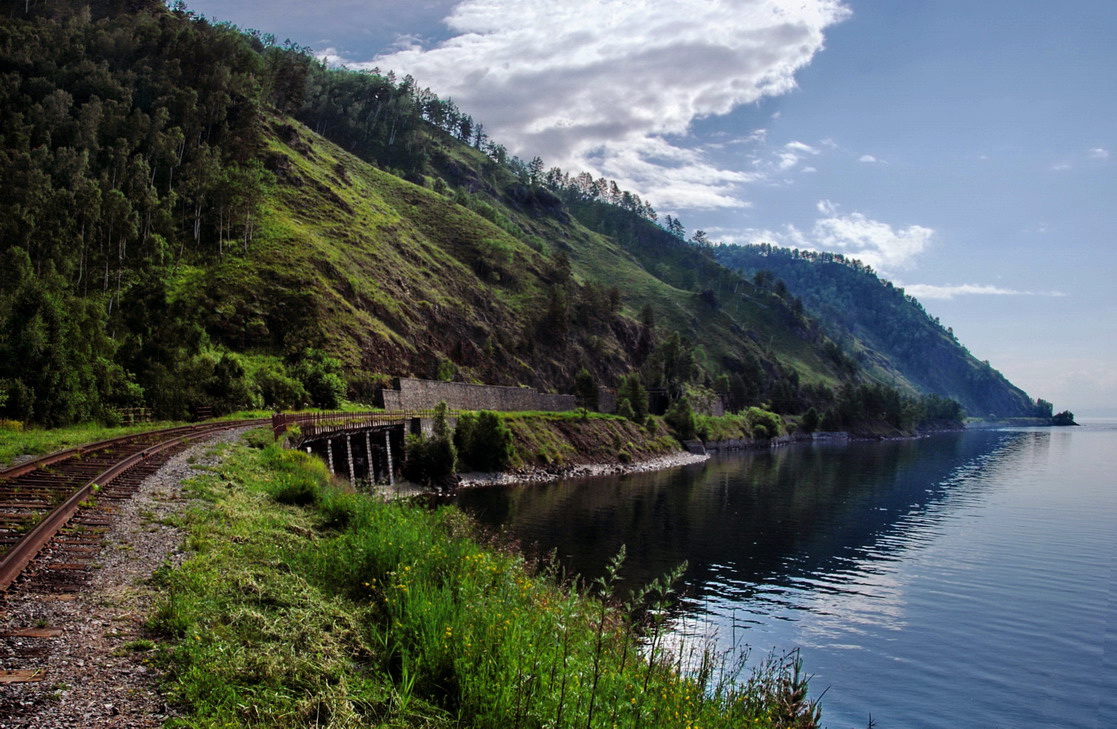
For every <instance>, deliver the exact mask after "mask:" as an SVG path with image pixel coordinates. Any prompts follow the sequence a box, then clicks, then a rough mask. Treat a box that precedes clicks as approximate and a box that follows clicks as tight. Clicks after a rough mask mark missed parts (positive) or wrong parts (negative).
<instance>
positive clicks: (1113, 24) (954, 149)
mask: <svg viewBox="0 0 1117 729" xmlns="http://www.w3.org/2000/svg"><path fill="white" fill-rule="evenodd" d="M189 5H190V7H191V8H192V9H193V10H195V11H196V12H200V13H204V14H206V15H209V16H211V17H216V18H219V19H222V20H230V21H232V22H234V23H237V24H238V25H241V26H242V27H254V28H259V29H261V30H264V31H267V32H272V33H275V34H276V35H277V36H278V37H279V38H281V39H282V38H284V37H290V38H292V39H293V40H295V41H297V42H299V43H301V44H304V45H310V46H312V47H313V48H314V49H315V50H316V51H317V52H319V53H321V54H323V55H326V56H328V57H329V58H330V59H331V60H332V61H333V62H336V63H343V64H345V65H348V66H350V67H354V68H361V67H366V68H367V67H373V66H377V67H380V68H382V69H384V70H387V69H389V68H391V69H394V70H396V71H397V72H399V73H407V72H410V73H412V74H413V75H414V76H415V77H416V79H417V80H418V81H419V83H420V84H421V85H423V86H429V87H430V88H431V89H432V90H434V91H435V92H437V93H439V94H440V95H443V96H451V97H453V98H454V100H455V101H456V102H457V103H458V104H459V106H461V107H462V108H463V109H465V110H466V111H468V112H470V113H471V114H473V116H474V117H476V118H477V119H479V120H481V121H483V122H484V123H485V125H486V129H487V130H488V131H489V132H490V133H491V134H492V136H493V137H494V138H495V139H496V140H497V141H500V142H503V143H504V144H506V145H507V146H508V147H509V149H510V150H511V151H513V152H514V153H516V154H518V155H520V156H521V157H524V158H527V159H530V158H531V157H532V156H535V155H539V156H541V157H543V159H544V160H545V161H546V162H547V163H548V164H549V165H550V164H558V165H560V166H562V167H563V168H565V169H567V170H571V171H578V170H581V169H588V170H590V171H592V172H594V173H595V174H601V175H604V176H606V177H610V178H613V179H616V180H618V182H619V183H620V184H621V186H622V187H626V188H628V189H631V190H634V191H636V192H638V193H640V194H641V195H643V196H645V197H647V198H648V199H650V200H651V201H652V202H653V204H655V205H656V208H657V209H658V210H659V211H660V213H661V214H664V213H671V214H673V215H677V216H679V217H680V218H681V219H682V221H683V223H684V225H686V227H687V229H688V231H691V232H693V231H694V230H696V229H699V228H701V229H704V230H706V231H708V233H709V234H710V238H711V239H713V240H715V241H718V240H720V241H726V242H733V241H737V242H745V241H768V242H772V243H777V244H781V245H787V246H793V247H808V248H814V249H818V250H834V251H838V252H842V253H845V254H847V255H853V256H856V257H859V258H862V259H863V260H865V261H866V262H868V263H870V264H872V265H873V266H874V268H876V269H877V270H878V271H880V272H881V273H882V274H883V275H885V276H887V277H888V278H890V279H892V280H893V281H895V282H897V283H899V284H901V285H903V286H905V287H906V288H907V290H908V291H910V292H912V293H914V294H916V296H917V297H918V298H919V299H920V301H922V302H923V304H924V306H925V307H926V308H927V309H928V311H930V312H931V313H932V314H934V315H937V316H939V317H940V318H941V319H942V320H943V322H944V323H945V324H946V325H948V326H951V327H953V329H954V331H955V333H956V334H958V336H959V338H960V339H961V341H962V342H963V343H964V344H965V345H967V346H968V347H969V349H970V351H972V352H973V353H974V354H975V355H976V356H977V357H978V358H979V359H988V360H989V361H990V363H991V364H992V365H993V366H994V367H996V368H998V369H1000V370H1001V371H1002V372H1003V373H1004V374H1005V375H1006V376H1008V377H1009V379H1011V380H1012V381H1013V382H1015V383H1017V384H1018V385H1020V386H1021V387H1023V388H1024V389H1025V390H1027V391H1028V392H1029V393H1030V394H1031V395H1032V396H1033V397H1044V398H1046V399H1048V400H1051V401H1053V402H1055V405H1056V408H1057V409H1063V408H1070V409H1071V410H1074V411H1075V412H1076V413H1080V414H1090V413H1094V414H1103V413H1111V414H1117V285H1115V282H1117V250H1115V247H1114V245H1113V244H1112V242H1111V240H1112V237H1113V231H1114V230H1117V167H1115V165H1117V158H1115V155H1117V125H1115V124H1114V121H1113V120H1114V119H1115V118H1117V80H1115V78H1114V75H1113V69H1114V68H1117V43H1114V42H1113V39H1114V38H1117V4H1115V3H1114V2H1112V0H1078V1H1076V2H1073V3H1053V2H1037V1H1036V0H983V2H973V1H972V0H969V1H962V0H905V1H904V2H899V3H898V2H895V0H846V1H845V2H838V1H837V0H794V1H792V0H721V1H711V0H670V1H667V0H655V1H652V0H592V1H591V0H565V1H564V2H562V3H540V2H529V1H526V0H455V1H448V0H429V1H427V2H423V1H421V0H420V1H415V2H385V1H382V0H364V1H361V0H319V2H316V3H306V2H303V1H302V0H270V1H266V0H194V1H193V2H190V3H189Z"/></svg>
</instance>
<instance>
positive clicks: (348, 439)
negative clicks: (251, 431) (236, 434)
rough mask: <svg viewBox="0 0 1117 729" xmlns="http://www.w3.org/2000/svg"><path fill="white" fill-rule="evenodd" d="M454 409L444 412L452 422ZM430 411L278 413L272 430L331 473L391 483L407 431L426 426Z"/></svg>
mask: <svg viewBox="0 0 1117 729" xmlns="http://www.w3.org/2000/svg"><path fill="white" fill-rule="evenodd" d="M457 415H458V413H457V411H455V410H451V411H448V412H447V413H446V416H447V418H449V419H450V420H451V421H453V420H454V419H456V418H457ZM434 416H435V411H434V410H396V411H383V410H382V411H370V412H326V413H276V414H275V415H273V416H272V432H273V434H274V435H275V438H276V440H279V439H280V438H283V437H287V438H288V440H289V442H290V443H291V446H292V447H295V448H302V449H304V450H305V451H306V452H307V453H311V454H314V455H316V456H319V457H320V458H321V459H322V460H324V461H325V462H326V465H327V466H328V467H329V469H330V473H334V474H337V475H339V476H343V477H348V479H349V483H351V484H353V485H356V484H357V483H358V482H371V483H386V484H389V485H394V484H395V471H396V467H397V464H398V462H399V457H400V456H401V455H402V454H403V448H404V438H405V436H406V435H407V433H420V432H426V431H429V430H430V427H431V424H432V423H433V421H434Z"/></svg>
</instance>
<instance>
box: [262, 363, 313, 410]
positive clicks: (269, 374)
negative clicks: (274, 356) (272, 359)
mask: <svg viewBox="0 0 1117 729" xmlns="http://www.w3.org/2000/svg"><path fill="white" fill-rule="evenodd" d="M256 387H257V388H258V389H259V390H260V395H261V397H262V398H263V401H264V405H266V406H268V407H272V408H275V409H276V410H296V409H298V408H300V407H302V406H303V405H304V404H305V403H306V402H308V401H309V400H310V395H309V394H308V393H307V391H306V388H305V387H303V383H301V382H299V381H298V380H297V379H295V378H294V377H292V376H291V375H290V374H289V373H288V371H287V369H286V368H285V367H283V366H282V365H280V364H268V365H265V366H263V367H261V368H260V369H259V370H257V371H256Z"/></svg>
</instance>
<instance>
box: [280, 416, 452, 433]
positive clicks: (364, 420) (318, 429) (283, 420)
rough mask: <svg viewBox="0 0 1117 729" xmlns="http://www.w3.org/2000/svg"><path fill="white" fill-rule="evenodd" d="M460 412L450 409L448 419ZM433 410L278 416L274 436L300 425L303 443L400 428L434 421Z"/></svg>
mask: <svg viewBox="0 0 1117 729" xmlns="http://www.w3.org/2000/svg"><path fill="white" fill-rule="evenodd" d="M457 415H458V411H457V410H448V411H447V412H446V416H447V417H449V418H453V417H457ZM434 416H435V411H434V410H377V411H370V412H328V413H276V414H275V415H273V416H272V419H271V422H272V434H273V435H274V436H275V439H276V440H279V439H280V438H282V437H283V434H284V433H285V432H287V430H288V429H289V428H291V427H292V426H297V427H298V429H299V432H300V434H301V439H302V440H307V439H308V438H317V437H318V436H321V435H326V434H328V433H338V432H342V431H346V430H363V429H366V428H376V427H380V426H385V425H400V424H404V423H408V422H410V421H412V420H414V419H416V418H419V419H422V418H433V417H434Z"/></svg>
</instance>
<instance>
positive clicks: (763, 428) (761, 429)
mask: <svg viewBox="0 0 1117 729" xmlns="http://www.w3.org/2000/svg"><path fill="white" fill-rule="evenodd" d="M745 418H746V420H747V422H748V424H749V429H750V430H751V432H752V437H754V438H775V437H776V436H777V435H779V434H780V426H781V421H780V416H779V415H776V414H775V413H773V412H769V411H767V410H762V409H760V408H758V407H751V408H749V409H748V411H747V412H746V413H745Z"/></svg>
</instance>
